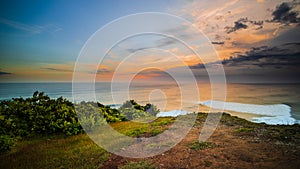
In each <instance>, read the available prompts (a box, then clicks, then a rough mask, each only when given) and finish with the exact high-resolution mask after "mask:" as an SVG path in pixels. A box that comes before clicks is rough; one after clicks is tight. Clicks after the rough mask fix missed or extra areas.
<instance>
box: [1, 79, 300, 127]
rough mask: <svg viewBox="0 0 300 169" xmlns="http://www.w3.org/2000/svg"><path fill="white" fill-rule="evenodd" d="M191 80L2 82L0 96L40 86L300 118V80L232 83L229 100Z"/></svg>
mask: <svg viewBox="0 0 300 169" xmlns="http://www.w3.org/2000/svg"><path fill="white" fill-rule="evenodd" d="M189 85H190V84H181V85H178V84H176V83H165V82H161V83H149V82H148V83H134V84H130V85H129V86H126V84H124V83H114V84H113V85H112V84H111V83H108V82H97V83H95V84H86V83H81V84H79V85H74V86H73V87H74V93H73V94H72V83H0V100H9V99H11V98H17V97H23V98H26V97H31V96H32V94H33V93H34V92H35V91H43V92H45V94H47V95H49V96H50V97H52V98H58V97H60V96H63V97H65V98H67V99H69V100H70V101H75V102H78V101H99V102H101V103H103V104H107V105H120V104H122V102H124V101H125V100H128V99H134V100H136V101H137V102H139V103H141V104H145V103H148V102H151V103H153V104H155V105H157V107H158V108H159V109H160V110H161V111H162V112H166V113H167V114H168V115H172V112H173V114H176V115H178V114H180V113H179V112H183V113H186V112H193V111H218V110H219V109H220V108H223V107H224V109H225V110H224V111H226V112H229V113H230V114H232V115H236V116H239V117H242V118H245V119H247V120H250V121H254V122H265V123H269V124H294V123H299V121H300V84H227V85H226V91H225V92H226V100H218V98H212V95H211V94H212V93H211V86H210V84H209V83H198V86H197V89H195V88H194V86H189ZM197 90H198V91H197ZM222 90H223V89H222ZM183 91H184V92H183ZM217 91H218V90H217ZM197 92H198V93H199V97H198V95H196V93H197ZM219 92H220V91H219ZM73 96H74V97H73ZM196 96H197V97H196ZM220 105H221V106H220ZM222 106H223V107H222ZM161 116H164V115H163V114H161Z"/></svg>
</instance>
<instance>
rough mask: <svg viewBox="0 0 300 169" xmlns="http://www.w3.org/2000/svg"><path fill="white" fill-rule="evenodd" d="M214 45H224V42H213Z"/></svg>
mask: <svg viewBox="0 0 300 169" xmlns="http://www.w3.org/2000/svg"><path fill="white" fill-rule="evenodd" d="M211 44H213V45H224V42H211Z"/></svg>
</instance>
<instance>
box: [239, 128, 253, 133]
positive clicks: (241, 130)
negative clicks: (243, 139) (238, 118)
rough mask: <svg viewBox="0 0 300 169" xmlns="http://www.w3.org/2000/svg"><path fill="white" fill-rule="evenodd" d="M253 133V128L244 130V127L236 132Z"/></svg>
mask: <svg viewBox="0 0 300 169" xmlns="http://www.w3.org/2000/svg"><path fill="white" fill-rule="evenodd" d="M252 131H254V129H253V128H244V127H242V128H239V129H236V130H235V132H237V133H242V132H252Z"/></svg>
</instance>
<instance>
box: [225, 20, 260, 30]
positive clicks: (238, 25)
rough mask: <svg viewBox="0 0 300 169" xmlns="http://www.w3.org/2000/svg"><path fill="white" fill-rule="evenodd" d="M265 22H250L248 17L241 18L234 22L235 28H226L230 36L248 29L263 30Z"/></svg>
mask: <svg viewBox="0 0 300 169" xmlns="http://www.w3.org/2000/svg"><path fill="white" fill-rule="evenodd" d="M263 24H264V21H254V20H250V19H248V18H247V17H245V18H240V19H239V20H237V21H235V22H234V26H233V27H230V26H226V27H225V29H226V33H228V34H230V33H232V32H235V31H237V30H239V29H247V28H248V27H250V26H251V27H252V28H253V29H256V30H259V29H262V28H263Z"/></svg>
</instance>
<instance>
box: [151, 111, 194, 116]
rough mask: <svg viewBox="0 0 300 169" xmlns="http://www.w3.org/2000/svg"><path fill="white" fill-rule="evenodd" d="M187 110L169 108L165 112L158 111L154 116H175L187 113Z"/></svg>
mask: <svg viewBox="0 0 300 169" xmlns="http://www.w3.org/2000/svg"><path fill="white" fill-rule="evenodd" d="M188 113H189V112H187V111H185V110H171V111H167V112H159V113H158V114H157V115H156V117H177V116H180V115H187V114H188Z"/></svg>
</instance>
